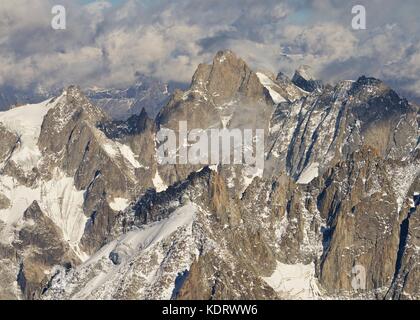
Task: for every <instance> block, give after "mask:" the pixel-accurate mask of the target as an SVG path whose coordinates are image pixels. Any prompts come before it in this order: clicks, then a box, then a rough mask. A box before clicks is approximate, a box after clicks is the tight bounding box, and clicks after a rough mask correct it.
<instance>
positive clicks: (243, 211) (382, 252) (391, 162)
mask: <svg viewBox="0 0 420 320" xmlns="http://www.w3.org/2000/svg"><path fill="white" fill-rule="evenodd" d="M137 89H138V90H139V91H137V93H128V92H126V93H124V94H127V95H129V96H130V97H131V96H136V94H140V93H139V92H140V91H141V90H143V89H142V88H140V87H139V88H137ZM137 89H136V90H137ZM145 90H146V89H145ZM146 91H147V90H146ZM120 93H121V94H122V92H120ZM120 93H118V94H120ZM98 94H99V93H98ZM101 94H102V93H101ZM101 94H99V96H96V95H95V96H92V97H93V101H95V99H97V100H96V101H98V99H99V100H100V99H104V100H105V99H111V100H112V99H113V98H112V97H111V98H110V97H108V96H107V94H106V93H103V94H104V96H101ZM150 99H154V98H153V97H152V96H150ZM111 100H109V101H111ZM157 100H159V99H157ZM181 121H186V122H187V123H188V130H191V129H202V130H203V131H204V132H208V131H209V130H211V129H240V130H243V129H253V130H255V129H263V131H264V133H265V135H264V137H265V138H264V151H263V152H264V160H265V161H264V170H261V171H255V170H254V169H255V168H254V167H253V166H252V165H249V164H247V165H239V164H223V165H209V164H200V165H193V164H179V163H178V164H172V165H162V164H159V163H158V162H157V158H156V149H157V148H158V147H159V146H160V143H162V141H158V139H157V134H158V132H159V130H162V129H172V130H174V132H175V133H178V132H179V123H180V122H181ZM0 141H1V144H0V283H1V284H2V285H1V286H0V299H3V298H4V299H323V298H339V299H360V298H366V299H384V298H385V299H419V298H420V292H419V281H420V268H419V261H420V257H419V246H420V240H419V239H420V235H419V233H418V230H419V214H420V212H419V210H420V209H419V204H420V196H419V188H420V179H419V173H420V163H419V162H420V150H419V107H418V106H416V105H413V104H411V103H409V102H408V101H406V100H405V99H403V98H401V97H399V96H398V95H397V94H396V93H395V92H394V91H393V90H392V89H391V88H389V87H388V86H387V85H386V84H384V83H383V82H381V81H380V80H377V79H374V78H367V77H364V76H363V77H360V78H359V79H358V80H357V81H342V82H339V83H337V84H336V85H335V86H331V85H323V84H322V83H321V82H320V81H318V80H315V79H314V78H313V77H312V76H311V75H310V74H309V70H308V68H307V67H302V68H299V69H298V70H297V71H296V73H295V75H294V76H293V78H292V79H291V80H290V79H289V78H288V77H287V76H286V75H284V74H282V73H279V74H278V76H277V77H275V76H273V75H272V74H271V73H268V72H254V71H253V70H252V69H251V68H249V67H248V66H247V64H246V63H245V62H244V61H243V60H242V59H240V58H239V57H237V56H236V55H235V54H234V53H233V52H231V51H221V52H219V53H218V54H217V55H216V56H215V58H214V59H213V61H212V63H211V64H210V65H204V64H203V65H200V66H199V67H198V69H197V71H196V73H195V74H194V76H193V79H192V82H191V86H190V88H189V89H188V90H186V91H180V90H177V91H176V92H174V93H173V95H172V96H171V97H170V99H169V101H168V103H167V104H166V106H165V107H164V108H163V109H162V110H161V111H160V112H159V114H158V115H157V117H156V119H155V120H152V119H151V118H150V117H149V115H148V111H147V110H145V109H143V108H140V109H138V110H137V109H136V114H133V115H132V116H130V117H128V118H127V119H119V120H115V119H112V118H111V117H109V116H108V115H106V113H105V112H104V111H103V110H102V109H101V108H99V107H97V106H96V105H95V103H92V102H91V100H89V99H88V98H87V97H86V96H85V95H84V94H83V93H82V91H81V90H80V89H79V88H77V87H69V88H67V89H66V90H65V91H64V92H63V93H62V94H61V95H59V96H57V97H56V98H54V99H50V100H47V101H45V102H42V103H40V104H37V105H26V106H21V107H18V108H14V109H12V110H9V111H7V112H1V113H0Z"/></svg>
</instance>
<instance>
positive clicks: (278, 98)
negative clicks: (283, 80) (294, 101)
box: [257, 72, 287, 104]
mask: <svg viewBox="0 0 420 320" xmlns="http://www.w3.org/2000/svg"><path fill="white" fill-rule="evenodd" d="M257 77H258V79H259V80H260V83H261V84H262V85H263V86H264V87H265V88H266V89H267V90H268V92H269V93H270V96H271V98H272V99H273V101H274V103H275V104H279V103H280V102H285V101H287V100H286V99H285V98H284V97H283V96H282V95H281V94H279V93H278V92H277V91H275V90H274V89H273V87H278V85H277V84H276V83H275V82H274V81H273V80H271V79H270V78H269V77H267V76H266V75H265V74H263V73H260V72H257Z"/></svg>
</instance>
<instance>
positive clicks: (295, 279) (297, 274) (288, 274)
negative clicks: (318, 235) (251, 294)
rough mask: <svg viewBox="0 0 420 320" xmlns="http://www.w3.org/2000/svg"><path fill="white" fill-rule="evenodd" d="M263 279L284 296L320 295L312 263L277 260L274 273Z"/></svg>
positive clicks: (304, 297) (309, 296) (314, 296)
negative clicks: (287, 262) (291, 262)
mask: <svg viewBox="0 0 420 320" xmlns="http://www.w3.org/2000/svg"><path fill="white" fill-rule="evenodd" d="M263 280H264V281H265V282H266V283H267V284H268V285H269V286H270V287H272V288H273V289H274V290H275V291H276V292H277V293H279V294H280V295H282V296H284V297H285V298H290V299H297V300H299V299H315V298H317V297H318V296H319V295H320V291H319V288H318V284H317V279H316V277H315V265H314V264H313V263H311V264H308V265H304V264H300V263H299V264H284V263H280V262H277V267H276V270H275V271H274V273H273V274H272V275H271V276H270V277H267V278H263Z"/></svg>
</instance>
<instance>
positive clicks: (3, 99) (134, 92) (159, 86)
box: [0, 75, 184, 120]
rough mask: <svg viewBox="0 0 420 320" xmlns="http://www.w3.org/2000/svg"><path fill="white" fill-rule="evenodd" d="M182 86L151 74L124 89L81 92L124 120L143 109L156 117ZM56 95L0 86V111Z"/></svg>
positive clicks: (150, 115) (115, 117)
mask: <svg viewBox="0 0 420 320" xmlns="http://www.w3.org/2000/svg"><path fill="white" fill-rule="evenodd" d="M183 86H184V85H183V84H178V83H168V84H167V83H163V82H162V81H159V80H157V79H154V78H152V77H147V76H144V75H138V76H137V80H136V82H135V83H134V84H133V85H131V86H129V87H127V88H122V89H115V88H90V89H87V90H84V93H85V94H86V96H87V97H88V98H89V99H90V100H91V101H92V103H94V104H96V105H97V106H99V107H100V108H101V109H102V110H104V111H105V112H106V113H107V114H108V115H109V116H110V117H111V118H113V119H115V120H126V119H128V118H129V117H130V116H132V115H135V114H139V113H140V112H141V111H142V109H144V110H145V111H146V112H147V114H148V115H149V117H151V118H154V117H156V115H157V114H158V112H159V111H160V109H161V108H163V106H164V105H165V104H166V103H167V102H168V100H169V98H170V96H171V94H172V93H173V91H174V90H175V89H176V88H182V87H183ZM56 95H59V90H55V89H54V90H51V91H47V90H40V89H39V88H33V87H29V88H26V89H18V88H14V87H12V86H3V87H0V111H3V110H8V109H10V108H14V107H15V106H19V105H25V104H34V103H39V102H42V101H44V100H46V99H48V98H49V97H53V96H56Z"/></svg>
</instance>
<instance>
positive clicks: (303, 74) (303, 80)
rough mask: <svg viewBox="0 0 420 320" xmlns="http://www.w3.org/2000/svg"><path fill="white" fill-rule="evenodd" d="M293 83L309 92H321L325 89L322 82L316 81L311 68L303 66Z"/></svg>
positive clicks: (294, 77)
mask: <svg viewBox="0 0 420 320" xmlns="http://www.w3.org/2000/svg"><path fill="white" fill-rule="evenodd" d="M292 82H293V84H295V85H296V86H298V87H299V88H301V89H302V90H305V91H307V92H313V91H315V90H321V89H322V88H323V87H324V86H323V84H322V81H320V80H315V78H314V76H313V75H312V73H311V67H310V66H307V65H302V66H300V67H299V68H298V69H297V70H296V71H295V74H294V76H293V78H292Z"/></svg>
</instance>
